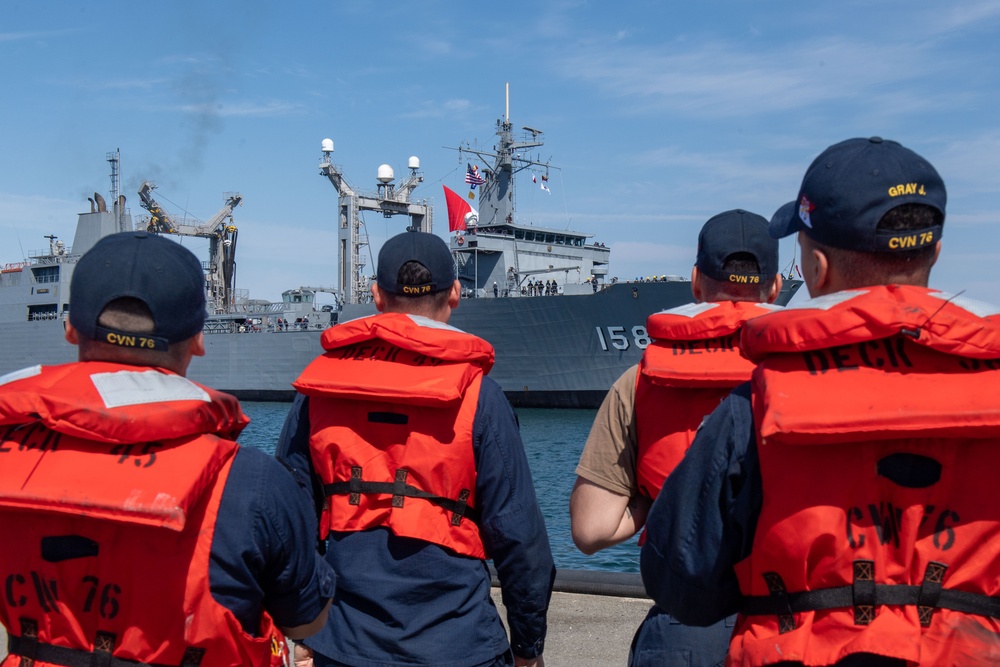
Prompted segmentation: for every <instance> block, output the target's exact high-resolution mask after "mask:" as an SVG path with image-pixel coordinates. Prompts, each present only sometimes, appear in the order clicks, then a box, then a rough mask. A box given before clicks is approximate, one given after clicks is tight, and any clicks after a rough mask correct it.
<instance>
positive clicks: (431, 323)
mask: <svg viewBox="0 0 1000 667" xmlns="http://www.w3.org/2000/svg"><path fill="white" fill-rule="evenodd" d="M407 317H409V318H410V319H411V320H413V323H414V324H416V325H418V326H421V327H427V328H428V329H446V330H448V331H459V332H461V333H465V332H464V331H462V330H461V329H456V328H455V327H453V326H451V325H450V324H445V323H444V322H438V321H437V320H432V319H431V318H429V317H424V316H423V315H410V314H407Z"/></svg>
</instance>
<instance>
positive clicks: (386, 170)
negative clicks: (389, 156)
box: [378, 164, 396, 183]
mask: <svg viewBox="0 0 1000 667" xmlns="http://www.w3.org/2000/svg"><path fill="white" fill-rule="evenodd" d="M394 178H396V174H395V173H394V172H393V171H392V167H390V166H389V165H387V164H382V165H379V168H378V182H379V183H392V181H393V179H394Z"/></svg>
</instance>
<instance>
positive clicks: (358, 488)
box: [323, 466, 480, 526]
mask: <svg viewBox="0 0 1000 667" xmlns="http://www.w3.org/2000/svg"><path fill="white" fill-rule="evenodd" d="M408 474H409V472H408V471H407V470H405V469H402V468H400V469H399V470H397V471H396V477H395V479H394V480H393V481H391V482H372V481H368V480H365V479H363V477H362V469H361V466H354V467H352V468H351V479H350V480H349V481H347V482H333V483H331V484H324V485H323V494H324V495H325V496H326V497H330V496H335V495H348V496H350V497H349V498H348V502H349V503H350V504H351V505H359V504H360V503H361V494H367V495H391V496H392V506H393V507H397V508H398V507H403V502H404V499H405V498H420V499H422V500H426V501H428V502H430V503H432V504H434V505H437V506H438V507H440V508H442V509H444V510H446V511H448V512H451V525H453V526H457V525H459V524H460V523H462V519H469V520H471V521H472V522H473V523H476V524H478V523H479V520H480V513H479V510H478V509H476V508H475V507H470V506H469V505H468V504H467V503H466V501H467V500H468V499H469V496H470V495H472V492H471V491H470V490H469V489H462V490H461V491H460V492H459V494H458V498H457V499H454V498H445V497H442V496H439V495H437V494H434V493H430V492H428V491H424V490H423V489H418V488H417V487H415V486H413V485H412V484H407V483H406V477H407V475H408Z"/></svg>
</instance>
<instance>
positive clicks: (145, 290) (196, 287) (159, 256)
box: [69, 232, 206, 350]
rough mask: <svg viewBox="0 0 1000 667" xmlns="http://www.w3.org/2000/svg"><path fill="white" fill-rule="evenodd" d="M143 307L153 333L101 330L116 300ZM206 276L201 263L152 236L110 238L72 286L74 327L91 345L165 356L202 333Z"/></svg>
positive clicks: (87, 256) (81, 266)
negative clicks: (172, 346) (143, 350)
mask: <svg viewBox="0 0 1000 667" xmlns="http://www.w3.org/2000/svg"><path fill="white" fill-rule="evenodd" d="M122 297H131V298H134V299H138V300H139V301H142V302H143V303H144V304H146V306H147V307H148V308H149V312H150V313H151V314H152V316H153V324H154V328H153V331H152V332H138V331H119V330H115V329H108V328H106V327H102V326H101V325H99V324H98V321H97V320H98V318H99V317H100V315H101V312H102V311H103V310H104V308H105V307H106V306H107V305H108V304H109V303H110V302H112V301H114V300H115V299H120V298H122ZM205 316H206V311H205V275H204V273H203V271H202V268H201V262H199V261H198V258H197V257H195V256H194V254H193V253H192V252H191V251H190V250H188V249H187V248H185V247H183V246H181V245H180V244H178V243H175V242H174V241H171V240H168V239H165V238H163V237H161V236H157V235H155V234H150V233H148V232H122V233H119V234H112V235H110V236H105V237H104V238H102V239H101V240H99V241H98V242H97V243H95V244H94V247H92V248H91V249H90V250H88V251H87V252H86V253H84V255H83V257H81V258H80V261H79V262H77V264H76V268H75V269H74V271H73V280H72V282H71V283H70V309H69V321H70V324H72V325H73V328H75V329H76V330H77V331H78V332H79V333H80V335H82V336H83V337H85V338H89V339H91V340H98V341H101V342H108V343H112V344H116V345H122V346H127V347H142V348H147V349H156V350H165V349H167V347H168V346H169V344H170V343H179V342H181V341H184V340H187V339H188V338H191V337H192V336H194V335H195V334H197V333H198V332H200V331H201V330H202V328H203V327H204V324H205Z"/></svg>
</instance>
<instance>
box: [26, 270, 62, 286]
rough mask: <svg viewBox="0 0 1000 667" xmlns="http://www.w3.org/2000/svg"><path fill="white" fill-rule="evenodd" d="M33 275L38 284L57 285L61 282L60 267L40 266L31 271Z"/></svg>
mask: <svg viewBox="0 0 1000 667" xmlns="http://www.w3.org/2000/svg"><path fill="white" fill-rule="evenodd" d="M31 273H32V274H33V275H34V276H35V282H36V283H57V282H59V267H58V266H40V267H37V268H33V269H31Z"/></svg>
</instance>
